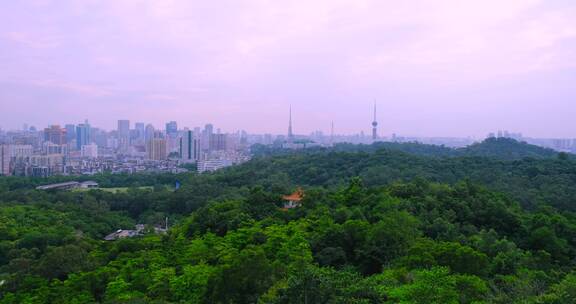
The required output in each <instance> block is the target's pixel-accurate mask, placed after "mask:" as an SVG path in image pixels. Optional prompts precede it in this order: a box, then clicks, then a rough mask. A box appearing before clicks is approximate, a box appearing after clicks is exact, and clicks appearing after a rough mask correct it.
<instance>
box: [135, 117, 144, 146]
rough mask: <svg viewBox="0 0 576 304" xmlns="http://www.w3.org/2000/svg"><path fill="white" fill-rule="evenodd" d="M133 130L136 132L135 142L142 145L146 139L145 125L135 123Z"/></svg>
mask: <svg viewBox="0 0 576 304" xmlns="http://www.w3.org/2000/svg"><path fill="white" fill-rule="evenodd" d="M134 129H135V131H136V140H137V141H138V142H139V143H142V142H143V141H144V140H145V138H146V125H145V124H144V123H143V122H137V123H135V124H134Z"/></svg>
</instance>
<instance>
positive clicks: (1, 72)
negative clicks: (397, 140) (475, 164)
mask: <svg viewBox="0 0 576 304" xmlns="http://www.w3.org/2000/svg"><path fill="white" fill-rule="evenodd" d="M0 20H2V21H1V23H0V24H1V25H2V26H1V27H0V128H3V129H20V128H21V126H22V124H23V123H28V124H30V125H34V126H36V127H37V128H44V127H47V126H48V125H50V124H61V125H63V124H65V123H80V122H82V121H84V119H88V120H89V121H90V122H91V124H92V125H94V126H98V127H102V128H104V129H115V127H116V123H117V120H119V119H129V120H130V121H131V123H132V124H133V123H134V122H145V123H152V124H153V125H154V126H156V127H160V128H163V127H164V124H165V123H166V122H168V121H171V120H175V121H177V122H178V124H179V126H187V127H195V126H203V125H204V124H206V123H213V124H214V125H215V126H216V127H219V128H222V129H223V130H226V131H233V130H239V129H244V130H247V131H248V132H251V133H274V134H283V133H286V131H287V124H288V108H289V106H290V105H292V109H293V122H294V133H297V134H308V133H310V132H312V131H315V130H322V131H324V132H326V133H328V132H329V131H330V123H331V122H332V121H334V124H335V133H338V134H351V133H359V132H360V131H364V132H366V133H368V132H369V131H370V128H371V126H370V123H371V121H372V106H373V102H374V100H376V101H377V104H378V122H379V134H380V135H381V136H390V135H391V134H392V133H396V134H400V135H413V136H446V137H467V136H473V137H478V138H479V137H483V136H486V135H487V134H488V133H489V132H495V131H497V130H499V129H501V130H508V131H510V132H521V133H523V134H524V135H525V136H529V137H563V138H576V130H575V129H574V128H573V127H572V128H571V125H572V124H573V121H574V118H575V117H576V103H575V102H574V101H575V100H576V86H575V85H574V84H575V83H576V82H575V81H576V3H575V2H573V1H568V0H549V1H539V0H508V1H505V2H504V1H495V0H489V1H474V2H471V1H468V2H464V1H459V0H443V1H436V0H410V1H402V2H398V1H378V0H316V1H303V0H302V1H300V0H298V1H283V2H278V1H266V0H234V1H233V0H221V1H217V0H215V1H185V0H181V1H177V0H161V1H160V0H158V1H146V0H115V1H103V0H102V1H101V0H85V1H73V0H21V1H9V2H8V1H7V2H4V3H2V4H0Z"/></svg>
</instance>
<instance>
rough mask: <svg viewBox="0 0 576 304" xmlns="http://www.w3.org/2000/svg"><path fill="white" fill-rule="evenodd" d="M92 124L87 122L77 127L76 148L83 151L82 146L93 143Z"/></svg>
mask: <svg viewBox="0 0 576 304" xmlns="http://www.w3.org/2000/svg"><path fill="white" fill-rule="evenodd" d="M91 133H92V132H91V130H90V124H89V123H88V121H85V122H84V123H83V124H79V125H77V126H76V148H77V149H78V150H82V146H85V145H87V144H90V143H91V142H92V136H91Z"/></svg>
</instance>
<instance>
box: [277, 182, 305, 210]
mask: <svg viewBox="0 0 576 304" xmlns="http://www.w3.org/2000/svg"><path fill="white" fill-rule="evenodd" d="M303 198H304V191H302V188H300V187H298V189H296V191H295V192H294V193H292V194H290V195H285V196H283V197H282V199H283V200H284V208H283V209H292V208H296V207H300V206H301V205H302V199H303Z"/></svg>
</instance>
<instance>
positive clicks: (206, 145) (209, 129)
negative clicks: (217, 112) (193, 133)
mask: <svg viewBox="0 0 576 304" xmlns="http://www.w3.org/2000/svg"><path fill="white" fill-rule="evenodd" d="M212 134H214V126H213V125H212V124H207V125H206V126H204V131H202V140H201V141H200V143H201V144H202V150H203V151H209V150H210V138H211V137H212Z"/></svg>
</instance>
